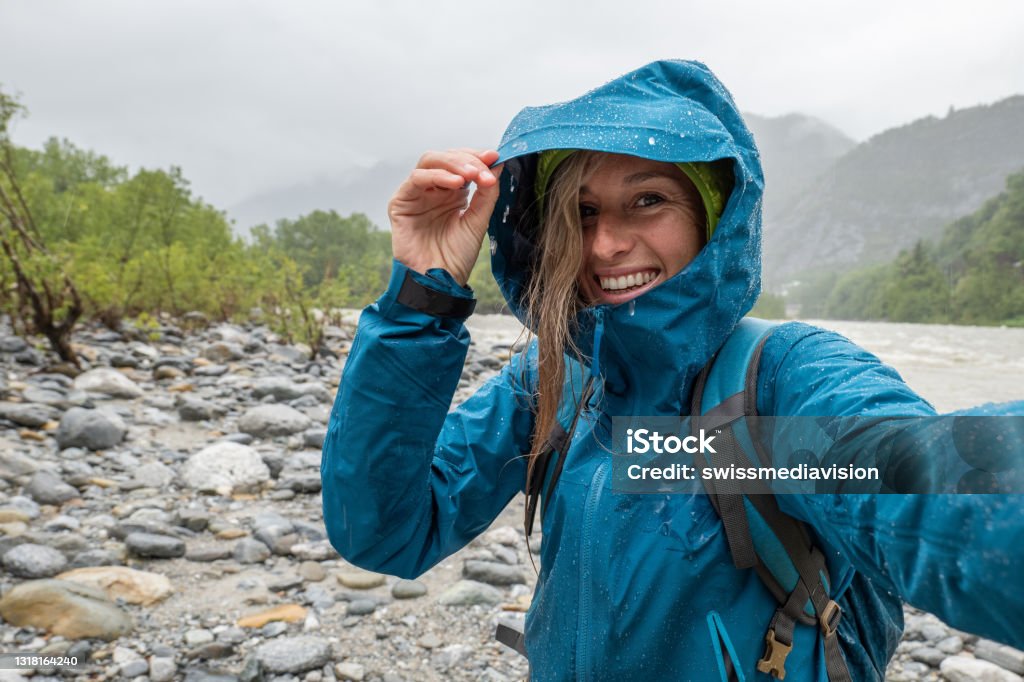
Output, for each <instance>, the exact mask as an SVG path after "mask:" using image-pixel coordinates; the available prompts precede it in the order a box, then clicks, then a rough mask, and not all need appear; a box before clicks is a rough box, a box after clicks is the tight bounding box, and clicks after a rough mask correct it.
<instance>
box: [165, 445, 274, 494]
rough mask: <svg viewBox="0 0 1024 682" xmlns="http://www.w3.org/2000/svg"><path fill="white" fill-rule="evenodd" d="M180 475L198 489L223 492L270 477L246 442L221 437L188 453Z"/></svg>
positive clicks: (241, 487)
mask: <svg viewBox="0 0 1024 682" xmlns="http://www.w3.org/2000/svg"><path fill="white" fill-rule="evenodd" d="M181 477H182V480H183V481H184V482H185V483H186V485H188V486H190V487H192V488H195V489H196V490H199V491H200V492H214V493H218V494H221V495H227V494H230V493H231V492H232V491H243V490H251V489H253V488H256V487H258V486H259V485H260V484H261V483H263V482H264V481H267V480H268V479H269V478H270V469H268V468H267V465H266V464H264V463H263V459H262V458H261V457H260V454H259V453H258V452H256V450H254V449H253V448H251V447H249V446H248V445H241V444H239V443H232V442H230V441H222V442H220V443H214V444H213V445H210V446H209V447H206V448H203V449H202V450H200V451H199V452H197V453H196V454H194V455H192V456H191V457H190V458H189V459H188V461H187V462H186V463H185V466H184V467H182V475H181Z"/></svg>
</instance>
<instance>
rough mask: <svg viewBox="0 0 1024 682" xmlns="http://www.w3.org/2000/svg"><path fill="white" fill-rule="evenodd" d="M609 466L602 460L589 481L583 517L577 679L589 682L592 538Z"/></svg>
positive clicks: (577, 629)
mask: <svg viewBox="0 0 1024 682" xmlns="http://www.w3.org/2000/svg"><path fill="white" fill-rule="evenodd" d="M607 465H608V462H607V461H606V460H602V461H601V462H599V463H598V465H597V470H596V471H594V476H593V478H591V480H590V490H588V491H587V504H586V507H585V511H584V517H583V529H582V531H581V532H580V588H579V611H578V612H577V627H576V632H577V638H576V679H578V680H583V681H584V682H585V681H586V680H590V679H591V678H590V624H591V620H592V619H591V611H592V610H593V609H592V606H593V605H592V603H591V602H592V601H593V584H592V581H591V572H590V567H591V564H592V560H593V546H592V543H591V537H592V534H593V530H594V516H595V515H596V514H597V501H598V498H599V497H600V496H601V492H602V490H603V489H604V479H605V477H606V476H607V472H608V468H607Z"/></svg>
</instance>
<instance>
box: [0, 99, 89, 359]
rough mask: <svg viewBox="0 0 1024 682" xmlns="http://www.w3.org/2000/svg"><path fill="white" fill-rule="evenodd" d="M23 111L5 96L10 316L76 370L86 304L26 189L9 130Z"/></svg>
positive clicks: (1, 138)
mask: <svg viewBox="0 0 1024 682" xmlns="http://www.w3.org/2000/svg"><path fill="white" fill-rule="evenodd" d="M23 112H24V109H23V107H22V106H21V105H20V104H19V103H18V101H17V100H16V99H14V98H13V97H10V96H8V95H7V94H5V93H4V92H2V91H0V217H2V220H0V249H2V251H3V255H4V257H5V258H6V263H7V266H8V267H9V272H10V273H12V275H13V280H14V287H13V290H14V291H13V293H14V296H13V297H12V302H11V303H10V304H9V305H10V308H9V310H8V312H10V313H12V317H13V318H14V319H15V320H16V321H17V322H18V323H20V325H21V326H22V328H23V329H26V330H31V331H35V332H38V333H41V334H43V335H44V336H45V337H46V338H47V340H48V341H49V342H50V345H51V347H52V348H53V350H54V351H55V352H56V353H57V354H58V355H59V356H60V358H61V359H62V360H64V361H66V362H71V363H73V364H74V365H75V366H76V367H77V366H79V362H78V356H77V355H76V354H75V352H74V351H73V350H72V349H71V332H72V330H73V329H74V327H75V324H76V323H77V322H78V319H79V317H80V316H81V315H82V300H81V297H80V295H79V293H78V288H77V287H76V286H75V284H74V282H73V281H72V280H71V277H70V276H69V275H68V273H67V271H66V270H65V269H64V265H65V263H64V261H63V260H62V259H61V258H60V257H58V256H56V255H54V254H53V253H51V252H50V250H49V249H48V248H47V247H46V244H45V242H44V240H43V235H42V233H41V231H40V229H39V227H38V226H37V223H36V220H35V217H34V216H33V213H32V210H31V209H30V207H29V203H28V201H27V200H26V198H25V192H24V191H23V190H22V183H21V179H20V178H19V175H18V165H17V160H16V154H15V147H14V144H13V143H12V142H11V138H10V129H9V126H10V122H11V121H12V120H13V119H14V118H15V117H16V116H18V115H20V114H22V113H23Z"/></svg>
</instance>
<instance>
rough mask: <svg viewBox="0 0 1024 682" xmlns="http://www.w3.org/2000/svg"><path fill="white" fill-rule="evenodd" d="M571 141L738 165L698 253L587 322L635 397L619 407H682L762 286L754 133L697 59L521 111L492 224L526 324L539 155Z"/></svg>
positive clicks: (507, 283) (602, 355) (604, 370)
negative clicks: (717, 217)
mask: <svg viewBox="0 0 1024 682" xmlns="http://www.w3.org/2000/svg"><path fill="white" fill-rule="evenodd" d="M569 148H572V149H582V150H592V151H603V152H611V153H616V154H628V155H632V156H638V157H642V158H646V159H651V160H655V161H664V162H669V163H675V162H712V161H719V160H725V161H727V162H728V165H731V167H732V172H733V189H732V192H731V194H730V196H729V200H728V202H727V203H726V206H725V210H724V212H723V214H722V217H721V219H720V221H719V223H718V226H717V229H716V230H715V233H714V236H713V237H712V238H711V240H710V241H709V242H708V244H707V245H706V246H705V247H704V248H703V249H702V251H701V252H700V254H699V255H698V256H697V258H695V259H694V260H693V261H692V262H691V263H690V264H689V265H688V266H687V267H685V268H684V269H683V270H682V271H681V272H679V273H677V274H676V275H675V276H674V277H672V278H670V279H669V280H667V281H665V282H663V283H662V284H661V285H660V286H658V287H656V288H654V289H652V290H651V291H648V292H646V293H645V294H643V295H642V296H639V297H637V298H635V299H633V300H632V301H629V302H627V303H623V304H620V305H615V306H612V305H604V304H602V305H597V306H592V307H590V308H587V309H586V310H584V311H583V312H582V313H581V318H580V319H579V320H578V322H579V325H578V328H579V330H580V331H579V338H578V339H577V343H578V345H579V347H580V349H581V350H582V351H583V353H584V355H585V357H587V358H589V364H590V371H591V373H593V374H595V375H598V374H599V375H601V376H602V377H603V378H604V380H605V382H604V385H605V391H606V393H608V394H609V395H610V397H615V396H617V397H618V398H619V399H620V400H624V399H626V398H627V397H628V399H629V402H628V403H625V404H624V403H622V402H619V403H618V404H617V405H614V407H615V408H617V409H621V410H631V413H633V414H641V413H645V414H646V413H649V414H656V413H662V412H663V411H664V412H665V413H675V414H679V412H680V408H681V406H686V405H687V402H686V400H687V395H688V391H689V386H690V385H691V384H692V380H693V378H694V377H695V376H696V374H697V372H699V371H700V368H701V367H703V365H704V364H705V363H706V362H707V361H708V359H710V358H711V356H712V355H713V354H714V353H715V351H717V349H718V348H719V347H720V346H721V344H722V343H723V342H724V340H725V339H726V338H727V336H728V335H729V333H730V332H731V331H732V330H733V328H734V327H735V326H736V324H737V322H738V321H739V320H740V318H741V317H743V315H744V314H746V313H747V312H748V311H749V310H750V309H751V308H752V307H753V305H754V303H755V302H756V300H757V296H758V294H759V293H760V287H761V199H762V194H763V188H764V179H763V175H762V171H761V164H760V159H759V154H758V151H757V148H756V146H755V144H754V139H753V136H752V135H751V134H750V131H749V130H748V129H747V127H746V125H745V124H744V122H743V119H742V117H741V116H740V113H739V111H738V110H737V108H736V105H735V104H734V103H733V101H732V97H731V96H730V94H729V93H728V91H727V90H726V89H725V87H724V86H723V85H722V84H721V83H720V82H719V81H718V79H717V78H716V77H715V76H714V75H713V74H712V73H711V71H710V70H709V69H708V68H707V67H706V66H704V65H703V64H700V63H698V62H691V61H658V62H653V63H651V64H648V65H646V66H643V67H641V68H639V69H637V70H635V71H632V72H630V73H627V74H625V75H624V76H621V77H619V78H616V79H615V80H612V81H610V82H609V83H606V84H605V85H602V86H600V87H598V88H596V89H594V90H591V91H590V92H588V93H586V94H584V95H582V96H581V97H578V98H576V99H573V100H570V101H567V102H562V103H559V104H552V105H549V106H543V107H527V108H526V109H523V110H522V111H521V112H519V114H518V115H517V116H516V117H515V118H514V119H513V120H512V123H511V124H510V125H509V127H508V129H507V130H506V131H505V134H504V136H503V137H502V140H501V144H500V145H499V147H498V152H499V153H500V158H499V163H502V162H503V163H505V172H504V173H503V174H502V178H501V191H500V195H499V198H498V202H497V205H496V207H495V210H494V213H493V215H492V217H491V222H490V225H489V228H488V233H489V235H490V242H491V267H492V271H493V273H494V277H495V279H496V280H497V282H498V286H499V287H500V288H501V291H502V293H503V295H504V296H505V299H506V301H507V302H508V304H509V307H510V308H511V310H512V311H513V312H514V313H515V315H516V316H517V317H519V319H520V320H523V321H526V315H525V310H524V306H523V297H524V293H525V291H526V290H527V283H528V282H529V279H530V277H531V275H532V268H533V266H534V261H535V254H536V247H535V238H536V236H537V234H538V230H539V226H540V219H539V214H538V209H537V202H536V196H535V193H534V191H533V185H534V177H535V175H536V169H537V158H538V153H539V152H542V151H544V150H548V149H569ZM638 401H639V402H638ZM637 410H641V411H637ZM624 413H626V412H624Z"/></svg>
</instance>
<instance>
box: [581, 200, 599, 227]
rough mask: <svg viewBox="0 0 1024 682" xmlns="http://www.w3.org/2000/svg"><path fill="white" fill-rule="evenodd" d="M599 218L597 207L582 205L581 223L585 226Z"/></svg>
mask: <svg viewBox="0 0 1024 682" xmlns="http://www.w3.org/2000/svg"><path fill="white" fill-rule="evenodd" d="M596 217H597V207H596V206H593V205H591V204H580V222H582V223H583V224H584V225H587V224H589V223H592V222H593V221H594V218H596Z"/></svg>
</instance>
